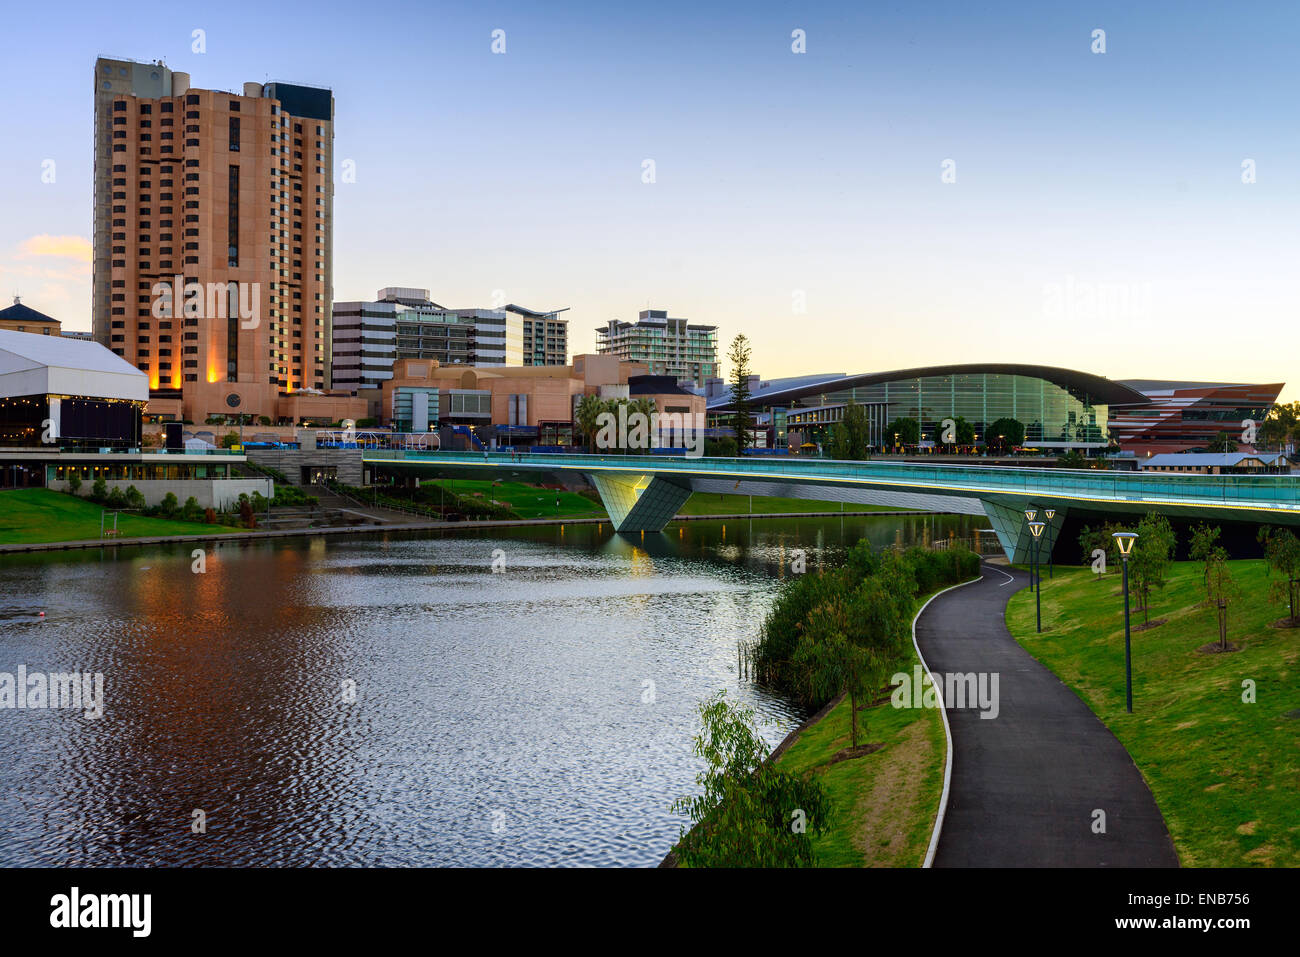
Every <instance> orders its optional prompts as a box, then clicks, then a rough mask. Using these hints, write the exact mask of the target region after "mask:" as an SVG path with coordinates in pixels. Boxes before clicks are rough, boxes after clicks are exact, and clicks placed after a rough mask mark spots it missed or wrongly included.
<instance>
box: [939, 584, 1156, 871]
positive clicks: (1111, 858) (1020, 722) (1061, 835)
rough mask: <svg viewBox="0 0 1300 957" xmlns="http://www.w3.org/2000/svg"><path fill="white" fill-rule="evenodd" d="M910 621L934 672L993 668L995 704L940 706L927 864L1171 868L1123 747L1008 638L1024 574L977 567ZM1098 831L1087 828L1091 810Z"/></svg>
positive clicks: (1147, 796)
mask: <svg viewBox="0 0 1300 957" xmlns="http://www.w3.org/2000/svg"><path fill="white" fill-rule="evenodd" d="M981 572H982V575H983V577H982V579H981V580H980V581H979V582H976V583H973V584H970V585H963V586H962V587H960V588H955V589H953V590H952V591H949V592H945V593H944V594H942V595H940V596H939V597H937V598H935V599H934V601H932V602H931V603H930V605H929V607H928V608H926V610H925V612H924V613H923V614H922V615H921V617H920V619H919V621H918V622H917V627H916V636H917V642H918V644H919V645H920V647H921V653H922V654H923V655H924V656H925V660H926V663H927V664H928V665H929V666H930V669H931V670H932V671H933V672H934V673H935V674H936V675H938V674H940V673H941V672H942V673H944V674H948V673H953V672H957V673H967V672H976V673H979V672H996V673H998V674H999V675H1000V677H999V692H1000V694H999V697H1000V712H999V714H998V716H997V717H996V718H992V719H989V718H981V717H980V716H979V710H978V709H977V708H965V709H962V710H955V709H952V708H949V710H948V721H949V724H950V726H951V728H952V744H953V764H952V782H951V788H950V791H949V796H948V809H947V814H946V815H945V817H944V822H943V831H942V833H941V834H940V836H939V846H938V849H937V851H936V853H935V859H934V865H935V866H936V867H1176V866H1178V856H1177V854H1176V853H1175V851H1174V847H1173V842H1172V841H1170V839H1169V834H1168V832H1167V830H1166V829H1165V823H1164V819H1163V818H1162V817H1161V816H1160V811H1159V810H1158V809H1157V808H1156V802H1155V800H1154V799H1153V798H1152V797H1151V792H1150V791H1149V790H1148V789H1147V786H1146V782H1145V781H1143V780H1142V775H1141V774H1140V773H1139V772H1138V769H1137V767H1136V765H1134V764H1133V760H1132V759H1131V758H1130V757H1129V754H1128V752H1127V751H1126V750H1125V749H1124V746H1123V745H1121V744H1120V743H1119V741H1118V740H1117V739H1116V738H1115V736H1114V735H1113V734H1111V732H1110V730H1109V729H1108V728H1107V727H1106V726H1105V725H1104V724H1102V723H1101V721H1100V720H1098V718H1097V717H1096V716H1095V715H1094V714H1093V713H1092V712H1091V711H1090V710H1089V709H1088V706H1087V705H1085V704H1084V703H1083V701H1081V700H1080V699H1079V697H1078V696H1077V695H1075V693H1074V692H1073V691H1071V690H1070V689H1069V688H1068V687H1066V686H1065V685H1064V684H1062V683H1061V682H1060V680H1058V679H1057V677H1056V676H1055V675H1053V674H1052V673H1051V672H1050V671H1048V670H1047V668H1046V667H1044V666H1043V665H1041V664H1039V663H1038V662H1037V661H1036V660H1035V659H1034V658H1033V657H1032V656H1031V655H1030V654H1029V653H1028V652H1026V651H1025V650H1024V649H1023V648H1021V647H1020V645H1019V644H1017V643H1016V641H1015V639H1014V638H1012V637H1011V633H1010V632H1009V631H1008V630H1007V626H1006V620H1005V617H1004V615H1005V612H1006V605H1007V600H1008V599H1009V598H1010V597H1011V595H1012V594H1013V593H1014V592H1016V591H1019V590H1020V589H1021V588H1025V587H1028V584H1029V576H1028V575H1027V574H1026V573H1025V572H1020V571H1016V570H1014V569H1007V570H1005V571H1004V570H1003V569H1002V568H1000V567H998V566H994V565H984V566H983V567H982V569H981ZM1095 809H1100V810H1102V811H1105V814H1106V819H1105V823H1106V832H1105V833H1104V834H1094V833H1093V819H1094V810H1095Z"/></svg>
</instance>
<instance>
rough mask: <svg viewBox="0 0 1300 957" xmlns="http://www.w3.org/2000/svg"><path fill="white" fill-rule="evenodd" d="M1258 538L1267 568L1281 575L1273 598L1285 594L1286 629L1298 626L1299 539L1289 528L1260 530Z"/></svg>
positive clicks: (1275, 586) (1299, 592)
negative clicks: (1286, 608)
mask: <svg viewBox="0 0 1300 957" xmlns="http://www.w3.org/2000/svg"><path fill="white" fill-rule="evenodd" d="M1259 537H1260V539H1261V540H1262V541H1263V543H1264V558H1265V559H1266V560H1267V561H1268V567H1269V568H1270V569H1272V570H1274V571H1277V572H1279V573H1280V574H1281V576H1282V580H1281V581H1279V582H1276V583H1275V584H1274V585H1273V594H1274V597H1277V596H1278V595H1282V594H1285V595H1286V602H1287V605H1288V606H1289V609H1290V612H1291V615H1290V617H1289V618H1288V619H1287V621H1286V624H1287V626H1288V627H1295V626H1296V625H1298V624H1300V619H1297V617H1296V604H1297V599H1300V539H1297V538H1296V537H1295V535H1294V534H1293V533H1292V532H1291V530H1290V529H1289V528H1268V527H1267V526H1265V527H1264V528H1262V529H1260V531H1259Z"/></svg>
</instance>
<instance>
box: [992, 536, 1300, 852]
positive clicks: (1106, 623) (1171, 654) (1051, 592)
mask: <svg viewBox="0 0 1300 957" xmlns="http://www.w3.org/2000/svg"><path fill="white" fill-rule="evenodd" d="M1229 567H1230V569H1231V572H1232V577H1233V579H1234V580H1235V581H1236V583H1237V586H1238V588H1239V590H1240V594H1239V595H1238V597H1236V598H1234V599H1233V601H1232V602H1231V603H1230V605H1229V617H1228V640H1229V642H1230V643H1231V644H1232V645H1233V646H1236V648H1237V649H1239V650H1233V651H1228V652H1218V651H1216V650H1215V649H1213V648H1211V647H1210V646H1211V644H1212V643H1215V642H1217V640H1218V637H1219V634H1218V621H1217V609H1212V608H1210V607H1208V606H1207V605H1206V604H1205V591H1204V585H1203V579H1202V575H1203V566H1202V565H1201V564H1200V563H1194V562H1177V563H1174V564H1173V565H1172V566H1171V567H1170V569H1169V574H1168V579H1167V583H1166V585H1165V587H1164V588H1163V589H1161V590H1157V591H1154V592H1153V594H1152V608H1151V612H1150V618H1151V621H1152V622H1153V625H1152V627H1150V628H1146V629H1141V630H1139V629H1138V628H1137V626H1139V625H1141V624H1142V622H1143V617H1144V616H1143V614H1142V612H1140V611H1135V612H1134V613H1133V615H1132V623H1133V625H1134V630H1133V634H1132V640H1131V644H1132V659H1133V664H1132V668H1133V713H1132V714H1128V713H1127V712H1126V710H1125V695H1124V617H1123V614H1124V611H1123V610H1124V606H1123V597H1122V592H1121V590H1120V576H1119V575H1118V574H1117V573H1115V572H1114V571H1112V572H1111V573H1110V574H1107V575H1106V576H1104V577H1103V578H1100V579H1099V578H1098V577H1097V576H1096V575H1094V574H1093V573H1092V572H1091V571H1089V570H1088V569H1085V568H1061V567H1059V566H1058V567H1057V568H1056V570H1055V577H1054V578H1053V579H1050V580H1045V581H1044V582H1043V591H1042V612H1043V633H1042V634H1041V635H1039V634H1037V633H1036V632H1035V627H1034V626H1035V622H1034V599H1033V595H1032V594H1031V593H1030V592H1029V591H1028V590H1027V589H1026V590H1024V591H1021V592H1019V593H1018V594H1016V595H1015V596H1014V597H1013V598H1012V599H1011V602H1010V604H1009V605H1008V606H1007V612H1006V621H1007V625H1008V627H1009V628H1010V630H1011V633H1012V635H1013V636H1015V638H1016V640H1017V641H1019V642H1020V644H1021V646H1022V647H1023V648H1025V650H1026V651H1028V652H1029V653H1030V654H1032V655H1033V656H1034V657H1035V658H1037V659H1038V660H1039V661H1040V662H1042V663H1043V664H1044V665H1046V666H1047V667H1048V668H1049V669H1050V670H1051V671H1052V672H1054V673H1055V674H1056V676H1057V677H1058V678H1060V680H1061V681H1063V682H1064V683H1065V684H1066V685H1067V686H1068V687H1069V688H1071V689H1072V690H1073V691H1074V693H1075V694H1077V695H1078V696H1079V697H1080V698H1081V699H1082V700H1083V701H1084V703H1085V704H1087V705H1088V707H1089V708H1091V709H1092V712H1093V713H1094V714H1095V715H1096V716H1097V717H1098V718H1100V719H1101V720H1102V721H1103V722H1104V723H1105V724H1106V726H1107V727H1109V728H1110V730H1111V731H1112V732H1113V733H1114V734H1115V736H1116V737H1117V738H1118V739H1119V740H1120V742H1121V743H1122V744H1123V745H1124V747H1125V748H1126V749H1127V750H1128V752H1129V754H1130V755H1131V756H1132V759H1133V762H1134V763H1135V764H1136V765H1137V767H1138V769H1139V770H1140V771H1141V772H1142V776H1143V777H1144V778H1145V779H1146V782H1147V786H1148V787H1150V789H1151V793H1152V795H1153V796H1154V797H1155V800H1156V804H1157V805H1158V806H1159V808H1160V812H1161V814H1162V815H1163V816H1164V819H1165V823H1166V824H1167V825H1168V828H1169V833H1170V836H1171V837H1172V838H1173V842H1174V846H1175V848H1176V849H1177V851H1178V856H1179V859H1180V860H1181V862H1182V864H1183V865H1184V866H1191V867H1243V866H1275V867H1295V866H1297V865H1300V829H1298V828H1297V827H1296V809H1295V794H1296V789H1297V786H1300V753H1298V752H1297V748H1296V740H1297V734H1298V733H1300V673H1298V668H1297V665H1298V664H1300V629H1295V628H1278V627H1276V625H1277V623H1278V620H1279V619H1281V618H1284V617H1286V614H1287V609H1286V606H1285V604H1281V603H1278V602H1276V601H1271V600H1270V594H1269V592H1270V587H1271V585H1272V584H1273V583H1274V582H1276V580H1277V573H1276V572H1275V573H1274V574H1273V576H1272V577H1271V578H1270V577H1269V576H1268V575H1267V574H1266V572H1267V569H1266V566H1265V563H1264V562H1263V561H1260V560H1250V561H1233V562H1229ZM1131 601H1132V607H1134V608H1135V607H1136V600H1133V599H1132V597H1131ZM1160 620H1163V623H1160V624H1155V623H1156V622H1157V621H1160Z"/></svg>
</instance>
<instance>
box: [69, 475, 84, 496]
mask: <svg viewBox="0 0 1300 957" xmlns="http://www.w3.org/2000/svg"><path fill="white" fill-rule="evenodd" d="M68 491H69V492H71V493H72V494H73V495H79V494H80V493H81V476H80V475H78V474H77V473H76V472H70V473H68Z"/></svg>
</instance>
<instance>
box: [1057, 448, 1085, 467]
mask: <svg viewBox="0 0 1300 957" xmlns="http://www.w3.org/2000/svg"><path fill="white" fill-rule="evenodd" d="M1056 467H1057V468H1058V469H1086V468H1087V467H1088V460H1087V459H1086V458H1084V456H1083V455H1082V454H1081V453H1079V452H1077V451H1075V450H1074V449H1070V450H1069V451H1068V452H1063V453H1062V454H1060V455H1058V456H1057V457H1056Z"/></svg>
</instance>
